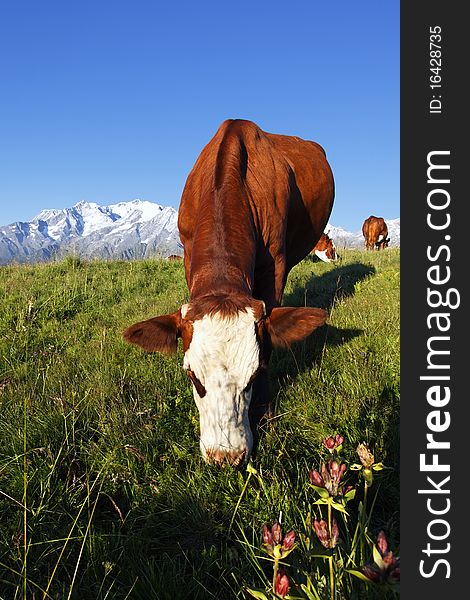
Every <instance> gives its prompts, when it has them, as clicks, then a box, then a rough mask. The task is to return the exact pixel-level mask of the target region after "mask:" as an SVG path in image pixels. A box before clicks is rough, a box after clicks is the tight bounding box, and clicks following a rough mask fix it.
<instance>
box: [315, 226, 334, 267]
mask: <svg viewBox="0 0 470 600" xmlns="http://www.w3.org/2000/svg"><path fill="white" fill-rule="evenodd" d="M312 254H314V255H315V256H318V258H319V259H320V260H322V261H323V262H333V261H335V260H336V259H337V258H338V255H337V254H336V246H335V244H334V242H333V240H332V239H331V238H330V237H329V236H328V234H327V233H322V234H321V236H320V239H319V240H318V242H317V243H316V245H315V248H314V249H313V250H312Z"/></svg>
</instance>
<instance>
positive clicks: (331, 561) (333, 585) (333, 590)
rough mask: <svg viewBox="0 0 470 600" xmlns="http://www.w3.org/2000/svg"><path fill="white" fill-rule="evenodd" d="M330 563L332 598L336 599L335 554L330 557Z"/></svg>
mask: <svg viewBox="0 0 470 600" xmlns="http://www.w3.org/2000/svg"><path fill="white" fill-rule="evenodd" d="M328 562H329V563H330V599H331V600H335V574H334V569H333V555H331V556H329V557H328Z"/></svg>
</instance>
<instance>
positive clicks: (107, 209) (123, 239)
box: [0, 200, 182, 264]
mask: <svg viewBox="0 0 470 600" xmlns="http://www.w3.org/2000/svg"><path fill="white" fill-rule="evenodd" d="M177 219H178V212H177V211H176V210H175V209H174V208H171V207H169V206H167V207H164V206H160V205H158V204H155V203H153V202H147V201H144V200H132V201H131V202H120V203H119V204H111V205H109V206H99V205H98V204H95V203H94V202H79V203H78V204H75V206H73V207H72V208H64V209H61V210H42V211H41V212H40V213H39V214H38V215H37V216H36V217H35V218H34V219H33V220H32V221H30V222H28V223H23V222H16V223H13V224H11V225H7V226H5V227H0V264H7V263H10V262H21V263H25V262H40V261H48V260H50V259H52V258H54V257H61V256H65V255H68V254H73V255H74V256H80V257H82V258H121V259H126V258H146V257H149V256H168V255H169V254H182V248H181V243H180V241H179V236H178V229H177Z"/></svg>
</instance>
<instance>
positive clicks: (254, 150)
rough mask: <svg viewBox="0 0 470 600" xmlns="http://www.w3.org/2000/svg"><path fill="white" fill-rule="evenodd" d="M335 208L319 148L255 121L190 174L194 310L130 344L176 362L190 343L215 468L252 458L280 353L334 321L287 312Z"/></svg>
mask: <svg viewBox="0 0 470 600" xmlns="http://www.w3.org/2000/svg"><path fill="white" fill-rule="evenodd" d="M333 198H334V182H333V176H332V173H331V170H330V167H329V165H328V162H327V160H326V158H325V153H324V151H323V149H322V148H321V147H320V146H319V145H318V144H316V143H314V142H310V141H304V140H302V139H300V138H298V137H290V136H286V135H275V134H271V133H266V132H264V131H262V130H261V129H260V128H259V127H258V126H257V125H255V123H252V122H250V121H244V120H227V121H224V122H223V123H222V125H221V126H220V127H219V129H218V131H217V132H216V134H215V135H214V137H213V138H212V139H211V140H210V141H209V142H208V144H207V145H206V146H205V147H204V148H203V150H202V151H201V153H200V155H199V157H198V159H197V161H196V163H195V165H194V167H193V169H192V170H191V172H190V174H189V176H188V179H187V181H186V184H185V187H184V190H183V194H182V197H181V203H180V208H179V216H178V229H179V234H180V239H181V242H182V243H183V246H184V269H185V276H186V282H187V285H188V288H189V302H188V303H187V304H184V305H183V306H182V307H181V308H180V309H179V310H177V311H176V312H174V313H172V314H168V315H162V316H159V317H154V318H152V319H149V320H148V321H143V322H141V323H136V324H135V325H132V326H131V327H129V328H128V329H126V330H125V331H124V338H125V339H126V340H127V341H129V342H131V343H133V344H136V345H138V346H141V347H142V348H143V349H144V350H146V351H150V352H151V351H160V352H165V353H171V352H175V351H176V349H177V342H178V338H181V339H182V343H183V351H184V368H185V370H186V373H187V375H188V377H189V378H190V380H191V382H192V385H193V395H194V399H195V402H196V405H197V407H198V409H199V416H200V447H201V451H202V455H203V457H204V458H205V460H206V461H208V462H212V463H217V464H220V465H222V464H224V463H229V464H231V465H233V466H237V465H239V464H241V463H242V462H243V461H246V460H247V459H248V457H249V455H250V453H251V451H252V447H253V431H254V430H255V424H256V423H257V422H258V421H259V419H260V417H261V416H262V414H264V413H265V412H267V411H269V409H270V403H269V392H268V389H267V383H268V380H267V366H268V361H269V357H270V354H271V351H272V348H273V347H276V346H281V347H289V345H290V344H292V343H293V342H296V341H298V340H302V339H304V338H305V337H306V336H308V335H309V334H310V333H312V332H313V331H314V329H316V328H317V327H320V326H321V325H323V324H324V323H325V321H326V318H327V313H326V312H325V311H324V310H322V309H319V308H288V307H280V304H281V300H282V295H283V291H284V286H285V283H286V278H287V275H288V273H289V271H290V269H292V267H293V266H294V265H295V264H297V263H298V262H299V261H300V260H302V259H303V258H304V257H305V256H307V255H308V253H309V252H310V250H311V249H312V248H313V247H314V246H315V244H316V243H317V241H318V240H319V238H320V236H321V234H322V232H323V230H324V228H325V226H326V223H327V222H328V218H329V216H330V213H331V209H332V206H333ZM250 423H251V426H250Z"/></svg>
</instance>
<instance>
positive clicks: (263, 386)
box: [249, 369, 274, 452]
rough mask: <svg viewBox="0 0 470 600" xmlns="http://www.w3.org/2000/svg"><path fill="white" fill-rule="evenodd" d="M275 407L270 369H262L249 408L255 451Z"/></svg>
mask: <svg viewBox="0 0 470 600" xmlns="http://www.w3.org/2000/svg"><path fill="white" fill-rule="evenodd" d="M273 413H274V407H273V405H272V401H271V394H270V390H269V380H268V370H267V369H260V371H259V373H258V375H257V376H256V378H255V380H254V382H253V393H252V395H251V404H250V410H249V418H250V427H251V431H252V433H253V452H255V451H256V449H257V447H258V443H259V439H260V433H261V428H262V426H263V425H264V423H265V422H266V421H267V420H268V419H270V418H271V417H272V415H273Z"/></svg>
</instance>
